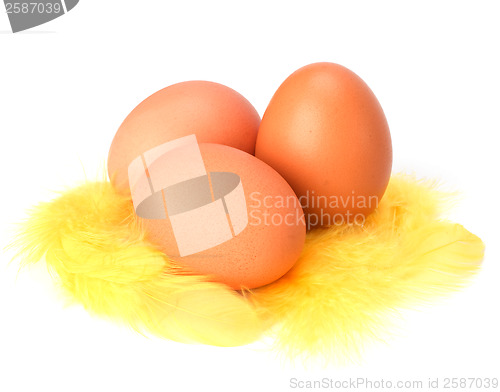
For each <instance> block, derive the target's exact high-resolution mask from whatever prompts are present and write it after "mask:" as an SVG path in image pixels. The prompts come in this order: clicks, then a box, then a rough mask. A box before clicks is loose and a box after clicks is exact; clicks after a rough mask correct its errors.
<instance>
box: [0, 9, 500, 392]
mask: <svg viewBox="0 0 500 392" xmlns="http://www.w3.org/2000/svg"><path fill="white" fill-rule="evenodd" d="M499 11H500V7H499V6H498V2H496V1H490V2H487V1H475V2H472V1H471V2H468V3H464V2H460V1H441V2H436V1H418V2H403V1H367V2H363V1H345V2H338V1H301V2H296V1H291V0H287V1H251V2H238V1H225V2H221V1H197V2H195V1H180V0H179V1H175V2H174V1H153V0H141V1H123V0H121V1H119V0H108V1H97V0H81V2H80V4H79V5H78V6H77V7H76V8H75V9H73V10H72V11H71V12H69V13H68V14H67V15H65V16H63V17H61V18H59V19H57V20H54V21H52V22H50V23H48V24H46V25H43V26H39V27H37V28H35V29H32V30H30V31H27V32H25V33H19V34H15V35H14V34H12V33H11V32H9V29H10V26H9V24H8V20H7V15H6V14H5V13H3V12H4V9H3V5H2V4H0V160H1V161H0V167H1V169H0V170H1V181H2V185H1V189H2V191H1V192H0V201H1V206H2V208H1V209H0V217H1V226H0V238H1V241H2V243H1V244H0V245H1V246H2V247H3V245H5V243H6V242H7V240H8V238H9V235H11V234H12V229H11V224H12V223H14V222H16V221H19V220H20V219H22V218H23V217H24V211H25V209H26V208H28V207H30V206H31V205H33V204H35V203H37V202H39V201H43V200H49V199H51V198H52V197H54V194H53V193H52V190H59V189H62V188H64V187H66V186H71V185H74V184H76V183H78V182H79V181H81V180H82V179H83V178H84V172H85V173H86V174H87V176H89V177H93V176H95V175H96V174H97V173H99V172H100V170H101V169H102V168H103V167H104V165H105V160H106V157H107V150H108V148H109V145H110V143H111V140H112V138H113V135H114V132H115V131H116V129H117V128H118V126H119V125H120V123H121V121H122V120H123V119H124V118H125V116H126V115H127V114H128V113H129V111H130V110H132V109H133V107H134V106H135V105H137V104H138V103H139V102H140V101H141V100H142V99H144V98H145V97H147V96H148V95H150V94H151V93H153V92H155V91H156V90H159V89H160V88H163V87H165V86H167V85H169V84H172V83H175V82H179V81H184V80H190V79H206V80H212V81H216V82H219V83H223V84H226V85H228V86H230V87H232V88H234V89H235V90H237V91H239V92H240V93H242V94H243V95H244V96H246V97H247V98H248V99H249V100H250V101H251V102H252V103H253V104H254V105H255V107H256V108H257V110H258V111H259V113H260V114H261V115H262V114H263V113H264V110H265V108H266V105H267V103H268V102H269V99H270V98H271V96H272V94H273V92H274V91H275V90H276V88H277V87H278V86H279V84H280V83H281V82H282V81H283V80H284V79H285V78H286V77H287V76H288V75H289V74H290V73H291V72H293V71H294V70H295V69H297V68H299V67H301V66H303V65H306V64H308V63H311V62H316V61H331V62H337V63H340V64H343V65H345V66H347V67H348V68H350V69H352V70H353V71H355V72H356V73H358V74H359V75H360V76H361V77H362V78H363V79H364V80H365V81H366V82H367V83H368V85H369V86H370V87H371V88H372V89H373V91H374V92H375V94H376V95H377V97H378V98H379V100H380V102H381V104H382V106H383V107H384V110H385V113H386V115H387V118H388V121H389V125H390V127H391V132H392V137H393V145H394V171H395V172H398V171H401V170H406V171H410V172H415V173H417V174H418V175H419V176H423V177H432V178H439V179H441V180H443V181H444V182H446V184H447V186H448V188H450V189H454V190H460V191H462V199H461V203H460V204H459V206H458V207H457V208H456V209H455V210H454V212H453V213H452V218H453V219H454V220H456V221H458V222H460V223H462V224H464V225H465V226H466V227H467V228H468V229H469V230H471V231H472V232H474V233H476V234H477V235H479V236H480V237H481V238H482V239H483V240H484V241H485V243H486V246H487V253H486V258H485V261H484V266H483V269H482V271H481V273H480V274H479V275H478V276H477V277H476V278H475V279H474V280H473V281H472V284H471V285H470V286H469V287H467V288H466V289H464V290H463V291H461V292H459V293H457V294H454V295H452V296H451V297H450V298H447V299H443V300H441V301H438V303H436V304H434V305H433V306H429V307H426V308H423V309H419V310H417V311H414V312H407V313H404V316H405V318H404V321H403V322H402V324H401V328H400V329H399V330H398V331H397V332H396V334H395V336H394V338H393V339H392V340H390V341H389V342H387V344H380V345H376V346H375V347H373V348H371V349H370V350H369V351H368V352H367V353H366V355H365V356H364V359H363V361H362V363H359V364H355V365H350V366H343V367H339V366H333V365H329V366H326V367H321V366H317V365H314V364H312V365H310V366H309V368H304V367H303V366H301V365H290V364H287V363H284V362H282V361H281V360H279V359H276V358H275V354H274V353H273V352H268V351H266V346H265V344H262V343H259V344H255V345H253V346H249V347H241V348H230V349H225V348H214V347H203V346H189V345H182V344H177V343H172V342H168V341H161V340H158V339H147V338H144V337H142V336H140V335H137V334H135V333H133V332H130V331H128V330H127V329H125V328H123V327H120V326H116V325H115V324H112V323H108V322H106V321H103V320H100V319H96V318H93V317H91V316H89V315H88V314H87V313H86V312H85V311H84V310H82V309H81V308H79V307H66V308H65V307H64V303H63V301H62V300H61V297H60V296H59V293H58V292H57V291H56V290H55V289H54V286H53V284H52V282H51V280H50V278H49V276H48V274H47V271H46V270H45V268H44V266H43V265H40V266H38V267H36V268H34V269H33V270H32V271H30V272H27V273H22V274H19V276H16V272H17V265H15V264H14V265H10V266H9V265H8V262H9V260H10V257H11V254H9V253H2V255H1V259H0V261H1V263H0V391H38V390H47V391H49V390H50V391H66V390H71V391H91V390H92V391H118V390H120V391H137V390H144V391H181V390H192V391H194V390H206V389H213V390H221V391H235V390H237V391H247V390H248V391H282V390H289V386H290V381H289V380H290V378H291V377H296V378H298V379H300V380H305V379H318V378H322V377H328V378H335V379H348V378H349V377H356V378H357V377H368V378H371V379H372V380H380V379H382V378H384V379H386V380H387V379H390V380H400V379H410V380H414V379H416V380H424V381H426V380H427V379H428V378H430V377H441V381H442V380H443V379H444V378H445V377H495V376H496V377H498V376H500V372H499V369H500V355H499V350H500V340H499V331H500V322H499V306H498V300H499V298H500V296H499V294H500V290H499V287H500V285H499V282H498V279H499V272H500V268H499V265H498V264H499V261H500V258H499V256H500V252H499V245H498V244H499V242H500V241H499V238H500V236H499V234H500V232H499V229H498V222H499V219H500V214H499V203H500V198H499V197H498V190H499V185H498V182H499V174H498V168H499V167H500V165H499V163H500V162H499V161H500V159H499V153H498V148H499V145H500V143H499V133H500V76H499V75H500V71H499V70H500V60H499V48H500V42H499V41H500V23H499V20H500V12H499Z"/></svg>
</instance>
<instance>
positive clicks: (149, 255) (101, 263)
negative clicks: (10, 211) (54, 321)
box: [15, 182, 263, 346]
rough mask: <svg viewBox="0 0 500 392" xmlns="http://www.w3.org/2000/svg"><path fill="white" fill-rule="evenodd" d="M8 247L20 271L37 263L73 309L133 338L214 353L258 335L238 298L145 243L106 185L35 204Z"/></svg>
mask: <svg viewBox="0 0 500 392" xmlns="http://www.w3.org/2000/svg"><path fill="white" fill-rule="evenodd" d="M16 244H17V247H18V248H19V249H20V256H21V258H22V260H23V264H27V263H30V262H36V261H38V260H40V259H42V258H43V257H44V256H45V260H46V262H47V264H48V266H49V267H50V269H51V270H53V271H54V272H56V275H57V278H58V280H59V282H60V284H61V285H62V286H63V287H64V289H65V290H66V291H67V292H68V293H69V294H70V296H71V298H73V299H74V301H75V302H78V303H81V304H83V306H84V307H85V308H86V309H87V310H89V311H90V312H92V313H95V314H98V315H101V316H105V317H108V318H112V319H116V320H122V321H126V322H127V323H128V324H129V325H130V326H132V327H133V328H134V329H136V330H138V331H141V332H151V333H154V334H156V335H159V336H162V337H166V338H169V339H172V340H177V341H182V342H200V343H205V344H212V345H217V346H236V345H242V344H247V343H250V342H252V341H254V340H256V339H257V338H258V337H259V336H260V334H261V333H262V331H263V326H262V323H261V321H260V320H259V319H258V317H257V316H256V313H255V311H254V310H253V308H252V307H251V306H250V304H249V303H248V302H247V301H246V300H245V299H244V298H243V296H242V295H239V294H238V293H236V292H234V291H233V290H231V289H229V288H228V287H226V286H225V285H222V284H219V283H213V282H210V281H209V280H208V278H207V277H203V276H196V275H191V274H189V271H186V270H184V269H183V268H181V267H180V266H178V265H175V264H173V263H172V262H171V261H170V260H169V259H168V258H167V257H166V256H165V255H164V254H163V253H161V252H160V251H158V250H156V249H155V248H154V247H153V246H152V245H151V244H150V243H148V241H147V240H146V239H145V236H144V231H143V230H142V229H141V227H140V226H139V225H138V223H137V221H136V219H135V214H134V213H133V207H132V203H131V201H130V199H129V198H128V197H127V196H124V195H120V194H118V193H117V192H116V191H114V189H113V187H112V186H111V185H110V183H109V182H94V183H86V184H84V185H82V186H80V187H78V188H75V189H72V190H69V191H67V192H65V193H63V194H62V195H61V196H60V197H59V198H57V199H55V200H53V201H51V202H49V203H43V204H40V205H39V206H38V207H36V208H35V209H34V211H32V213H31V217H30V219H29V220H28V221H27V222H26V223H25V224H24V225H23V228H22V231H21V234H20V235H19V237H18V238H17V241H16ZM16 244H15V245H16Z"/></svg>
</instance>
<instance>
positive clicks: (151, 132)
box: [108, 81, 260, 191]
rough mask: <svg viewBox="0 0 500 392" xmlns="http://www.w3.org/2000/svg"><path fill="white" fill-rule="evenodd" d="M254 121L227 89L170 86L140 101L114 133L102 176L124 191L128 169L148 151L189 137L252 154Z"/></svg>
mask: <svg viewBox="0 0 500 392" xmlns="http://www.w3.org/2000/svg"><path fill="white" fill-rule="evenodd" d="M259 124H260V116H259V114H258V113H257V111H256V110H255V108H254V107H253V106H252V104H251V103H250V102H248V100H246V99H245V98H244V97H243V96H242V95H241V94H239V93H238V92H236V91H234V90H233V89H231V88H229V87H226V86H224V85H222V84H218V83H213V82H207V81H188V82H182V83H178V84H174V85H171V86H169V87H166V88H164V89H163V90H160V91H158V92H156V93H154V94H153V95H151V96H150V97H148V98H146V99H145V100H144V101H142V102H141V103H140V104H139V105H138V106H137V107H136V108H135V109H134V110H132V112H131V113H130V114H129V115H128V116H127V118H125V120H124V121H123V123H122V124H121V126H120V128H119V129H118V131H117V133H116V135H115V137H114V139H113V142H112V144H111V148H110V150H109V156H108V174H109V177H110V179H111V181H112V182H113V185H115V187H116V188H117V189H120V190H124V191H127V190H128V166H129V165H130V162H132V160H134V159H135V158H136V157H137V156H139V155H141V154H143V153H144V152H146V151H148V150H150V149H151V148H153V147H155V146H158V145H161V144H163V143H166V142H168V141H171V140H174V139H178V138H180V137H183V136H187V135H191V134H195V135H196V137H197V140H198V142H199V143H218V144H224V145H228V146H231V147H235V148H238V149H240V150H243V151H246V152H248V153H250V154H254V152H255V140H256V138H257V131H258V128H259Z"/></svg>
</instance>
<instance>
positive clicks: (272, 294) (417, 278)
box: [252, 175, 484, 361]
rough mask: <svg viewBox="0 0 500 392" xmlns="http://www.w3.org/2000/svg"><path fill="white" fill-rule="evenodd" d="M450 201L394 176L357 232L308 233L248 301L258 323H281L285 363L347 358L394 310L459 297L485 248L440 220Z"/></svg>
mask: <svg viewBox="0 0 500 392" xmlns="http://www.w3.org/2000/svg"><path fill="white" fill-rule="evenodd" d="M448 200H449V195H447V194H444V193H441V192H439V191H438V190H436V188H435V185H434V184H433V183H426V182H422V181H417V180H416V179H415V178H413V177H409V176H403V175H400V176H396V177H393V178H392V179H391V182H390V184H389V187H388V189H387V192H386V195H385V196H384V198H383V199H382V201H381V203H380V205H379V207H378V209H377V210H376V211H375V212H374V213H373V214H372V215H370V216H369V217H368V218H367V220H366V223H365V225H364V226H354V225H353V226H345V225H344V226H336V227H331V228H329V229H317V230H314V231H311V232H310V233H308V235H307V240H306V245H305V248H304V250H303V252H302V255H301V257H300V259H299V261H298V262H297V264H296V265H295V266H294V268H293V269H292V270H291V271H290V272H289V273H288V274H287V275H285V276H284V277H283V278H282V279H280V280H279V281H277V282H275V283H273V284H271V285H268V286H266V287H263V288H260V289H258V290H256V291H255V292H254V293H253V296H252V301H253V302H254V303H255V305H256V308H257V309H258V310H259V312H260V314H261V316H263V317H267V318H271V319H272V320H273V321H274V322H276V323H279V324H280V328H279V329H276V331H277V333H276V339H277V343H278V346H279V347H280V348H281V349H282V350H284V351H285V352H286V353H287V354H288V356H289V357H290V358H295V357H298V356H306V357H307V356H309V355H317V354H321V355H323V356H325V357H326V358H328V359H331V358H335V359H337V360H340V361H344V360H346V359H348V360H349V359H354V358H356V357H357V354H359V353H360V352H362V349H363V346H364V345H365V343H366V342H369V341H371V340H372V339H383V338H384V335H385V333H386V332H387V331H388V330H389V327H390V325H391V321H392V320H393V316H394V315H395V311H396V310H397V309H402V308H408V307H410V306H412V305H417V304H420V303H422V301H425V300H429V299H432V298H433V297H435V296H437V295H439V294H444V293H446V292H449V291H453V290H455V289H458V288H460V287H461V286H462V285H463V283H464V282H465V281H466V279H467V278H468V277H470V276H471V275H472V274H473V273H474V272H476V271H477V270H478V268H479V266H480V262H481V260H482V258H483V251H484V245H483V243H482V241H481V240H480V239H479V238H478V237H476V236H475V235H473V234H471V233H469V232H468V231H467V230H465V229H464V228H463V227H462V226H461V225H459V224H455V223H451V222H447V221H445V220H441V219H440V215H441V213H442V211H443V210H444V209H445V208H446V203H447V201H448Z"/></svg>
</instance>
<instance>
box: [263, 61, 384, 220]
mask: <svg viewBox="0 0 500 392" xmlns="http://www.w3.org/2000/svg"><path fill="white" fill-rule="evenodd" d="M255 151H256V153H255V155H256V157H258V158H259V159H262V160H263V161H264V162H266V163H268V164H269V165H271V166H272V167H273V168H274V169H276V171H278V173H280V174H281V175H282V176H283V177H284V178H285V179H286V180H287V181H288V183H289V184H290V185H291V187H292V188H293V190H294V191H295V193H296V194H297V196H298V197H299V199H300V202H301V204H302V206H303V207H304V211H305V213H306V220H307V223H308V228H313V227H317V226H328V225H332V224H342V223H350V224H356V223H357V224H362V223H363V222H364V219H365V217H366V215H368V214H369V213H370V212H372V211H373V210H374V209H375V208H376V207H377V205H378V202H379V201H380V199H381V198H382V196H383V194H384V192H385V189H386V187H387V184H388V182H389V177H390V174H391V168H392V146H391V136H390V133H389V126H388V124H387V120H386V118H385V115H384V112H383V110H382V107H381V106H380V104H379V102H378V100H377V98H376V97H375V95H374V94H373V92H372V91H371V90H370V88H369V87H368V86H367V85H366V83H365V82H364V81H363V80H362V79H361V78H360V77H359V76H357V75H356V74H355V73H354V72H352V71H350V70H348V69H347V68H345V67H343V66H341V65H338V64H332V63H315V64H310V65H307V66H305V67H303V68H300V69H299V70H297V71H296V72H294V73H293V74H292V75H290V76H289V77H288V78H287V79H286V80H285V81H284V82H283V84H282V85H281V86H280V87H279V88H278V90H277V91H276V93H275V94H274V96H273V97H272V99H271V102H270V103H269V106H268V108H267V110H266V112H265V113H264V116H263V118H262V122H261V125H260V128H259V134H258V136H257V145H256V150H255Z"/></svg>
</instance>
